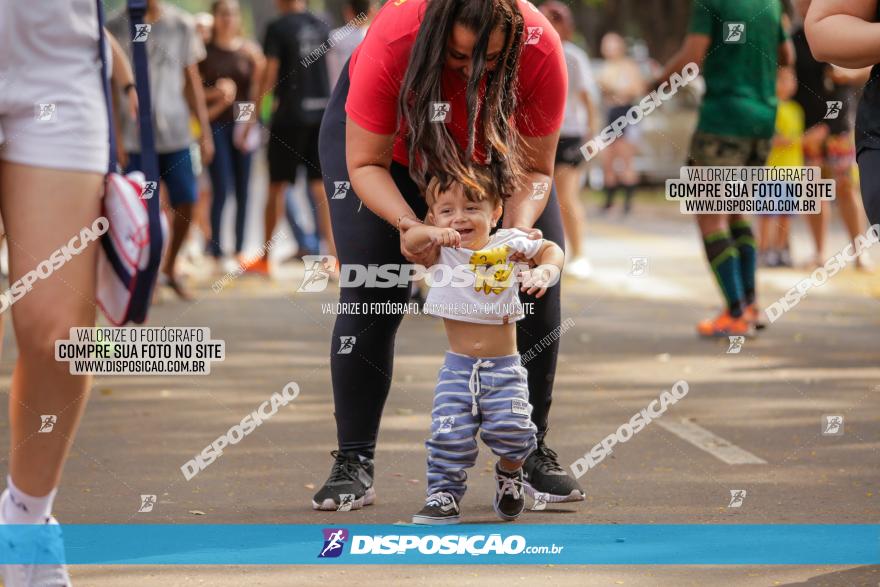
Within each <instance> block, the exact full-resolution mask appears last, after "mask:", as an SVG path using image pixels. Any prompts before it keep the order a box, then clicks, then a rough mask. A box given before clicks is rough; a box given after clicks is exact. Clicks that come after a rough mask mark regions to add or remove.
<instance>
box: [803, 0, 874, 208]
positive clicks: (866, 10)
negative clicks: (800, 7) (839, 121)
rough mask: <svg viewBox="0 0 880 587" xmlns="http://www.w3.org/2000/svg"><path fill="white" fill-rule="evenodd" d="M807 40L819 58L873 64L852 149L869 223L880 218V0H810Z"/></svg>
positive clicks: (839, 63)
mask: <svg viewBox="0 0 880 587" xmlns="http://www.w3.org/2000/svg"><path fill="white" fill-rule="evenodd" d="M805 29H806V32H807V40H808V41H809V44H810V49H811V50H812V52H813V56H814V57H815V58H816V59H817V60H819V61H825V62H828V63H833V64H834V65H837V66H839V67H844V68H847V69H861V68H865V67H872V68H873V69H872V71H871V75H870V79H869V81H868V83H867V84H866V85H865V89H864V92H863V94H862V99H861V102H860V103H859V108H858V113H857V115H856V152H857V161H858V164H859V172H860V180H861V186H862V202H863V203H864V205H865V213H866V214H867V215H868V220H869V221H870V222H871V224H872V225H873V224H878V223H880V86H878V80H877V76H878V75H880V65H878V64H880V2H878V0H822V1H821V2H813V4H812V6H811V7H810V11H809V13H808V14H807V18H806V21H805Z"/></svg>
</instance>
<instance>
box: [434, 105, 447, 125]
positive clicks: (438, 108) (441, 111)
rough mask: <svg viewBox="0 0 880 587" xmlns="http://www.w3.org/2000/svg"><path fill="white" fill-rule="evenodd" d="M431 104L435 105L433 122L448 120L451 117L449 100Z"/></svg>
mask: <svg viewBox="0 0 880 587" xmlns="http://www.w3.org/2000/svg"><path fill="white" fill-rule="evenodd" d="M431 106H432V107H433V114H431V122H446V119H447V118H449V109H450V105H449V102H434V103H433V104H431Z"/></svg>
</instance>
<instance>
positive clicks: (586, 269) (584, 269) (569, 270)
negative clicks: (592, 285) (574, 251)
mask: <svg viewBox="0 0 880 587" xmlns="http://www.w3.org/2000/svg"><path fill="white" fill-rule="evenodd" d="M564 270H565V273H566V275H571V276H572V277H575V278H577V279H589V278H590V277H592V276H593V264H592V263H590V260H589V259H587V258H586V257H583V256H581V257H577V258H576V259H574V260H573V261H572V262H571V263H566V264H565V267H564Z"/></svg>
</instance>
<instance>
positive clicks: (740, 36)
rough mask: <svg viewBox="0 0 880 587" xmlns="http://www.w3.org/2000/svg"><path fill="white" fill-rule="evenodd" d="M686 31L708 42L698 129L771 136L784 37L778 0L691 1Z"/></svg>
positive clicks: (734, 134)
mask: <svg viewBox="0 0 880 587" xmlns="http://www.w3.org/2000/svg"><path fill="white" fill-rule="evenodd" d="M693 2H694V4H693V9H692V11H691V25H690V32H691V33H696V34H703V35H708V36H710V37H711V38H712V44H711V45H710V46H709V50H708V52H707V53H706V59H705V61H704V62H703V68H702V74H703V78H704V79H705V80H706V95H705V97H704V98H703V105H702V107H701V108H700V123H699V125H698V126H697V130H699V131H702V132H706V133H711V134H718V135H725V136H736V137H754V138H769V137H772V136H773V130H774V126H775V121H776V69H777V66H778V50H779V44H780V43H782V42H783V41H785V39H786V34H785V31H784V30H783V29H782V5H781V2H779V1H778V0H770V1H769V2H768V0H693Z"/></svg>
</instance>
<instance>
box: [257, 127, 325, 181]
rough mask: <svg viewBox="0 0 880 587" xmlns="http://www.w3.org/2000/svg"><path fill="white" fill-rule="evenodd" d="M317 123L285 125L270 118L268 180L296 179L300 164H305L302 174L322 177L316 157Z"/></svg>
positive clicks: (310, 177)
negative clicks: (304, 170) (304, 172)
mask: <svg viewBox="0 0 880 587" xmlns="http://www.w3.org/2000/svg"><path fill="white" fill-rule="evenodd" d="M320 130H321V125H320V124H314V125H288V124H280V123H277V122H273V123H272V125H271V126H270V127H269V149H268V151H269V181H271V182H278V181H286V182H290V183H295V182H296V172H297V170H298V169H299V166H300V165H304V166H305V168H306V176H307V177H308V178H309V179H310V180H312V179H322V178H323V175H322V174H321V163H320V159H319V157H318V134H319V132H320Z"/></svg>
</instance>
